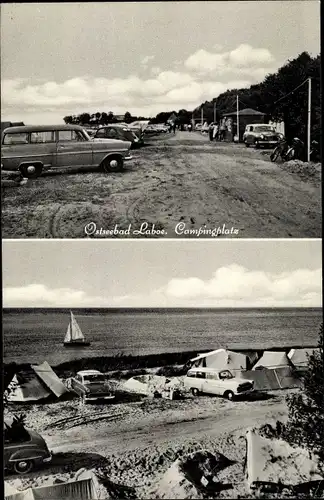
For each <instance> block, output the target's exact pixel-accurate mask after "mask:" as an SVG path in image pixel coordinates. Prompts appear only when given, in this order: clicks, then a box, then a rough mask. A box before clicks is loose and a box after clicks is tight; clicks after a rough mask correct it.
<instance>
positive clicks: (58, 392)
mask: <svg viewBox="0 0 324 500" xmlns="http://www.w3.org/2000/svg"><path fill="white" fill-rule="evenodd" d="M31 367H32V369H33V370H34V371H35V373H36V374H37V375H38V377H39V378H40V379H41V380H42V381H43V382H44V384H45V385H46V386H47V387H48V388H49V389H50V390H51V391H52V392H53V393H54V394H55V396H57V397H58V398H59V397H60V396H62V395H63V394H64V393H66V392H67V389H66V387H65V385H64V384H63V382H62V381H61V380H60V379H59V378H58V376H57V375H56V373H55V372H54V371H53V370H52V368H51V367H50V365H49V364H48V363H47V361H44V363H42V364H41V365H31Z"/></svg>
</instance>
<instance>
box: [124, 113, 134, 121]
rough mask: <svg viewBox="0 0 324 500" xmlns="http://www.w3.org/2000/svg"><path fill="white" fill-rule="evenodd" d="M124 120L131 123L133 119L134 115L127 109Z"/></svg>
mask: <svg viewBox="0 0 324 500" xmlns="http://www.w3.org/2000/svg"><path fill="white" fill-rule="evenodd" d="M124 120H125V122H126V123H131V122H132V121H133V118H132V115H131V114H130V112H129V111H126V113H125V116H124Z"/></svg>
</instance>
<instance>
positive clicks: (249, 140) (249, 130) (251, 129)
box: [246, 126, 253, 144]
mask: <svg viewBox="0 0 324 500" xmlns="http://www.w3.org/2000/svg"><path fill="white" fill-rule="evenodd" d="M252 132H253V127H252V126H250V127H249V128H248V132H247V136H246V142H247V143H248V144H252V143H253V134H252Z"/></svg>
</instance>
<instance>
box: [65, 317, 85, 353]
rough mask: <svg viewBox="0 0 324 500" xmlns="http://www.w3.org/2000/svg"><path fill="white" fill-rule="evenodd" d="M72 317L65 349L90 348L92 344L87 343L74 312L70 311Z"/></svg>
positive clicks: (66, 336)
mask: <svg viewBox="0 0 324 500" xmlns="http://www.w3.org/2000/svg"><path fill="white" fill-rule="evenodd" d="M70 315H71V319H70V323H69V326H68V328H67V332H66V335H65V338H64V346H65V347H76V346H79V347H82V346H89V345H90V342H86V341H85V338H84V335H83V333H82V331H81V328H80V327H79V325H78V323H77V320H76V319H75V317H74V314H73V312H72V311H70Z"/></svg>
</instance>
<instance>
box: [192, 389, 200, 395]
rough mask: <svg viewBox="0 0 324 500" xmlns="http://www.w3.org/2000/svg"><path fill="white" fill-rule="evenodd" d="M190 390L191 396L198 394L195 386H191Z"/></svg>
mask: <svg viewBox="0 0 324 500" xmlns="http://www.w3.org/2000/svg"><path fill="white" fill-rule="evenodd" d="M191 392H192V395H193V396H199V391H198V389H197V388H196V387H193V388H192V389H191Z"/></svg>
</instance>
